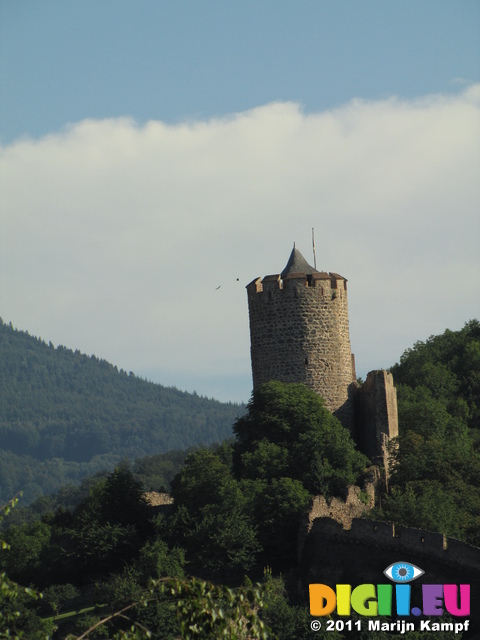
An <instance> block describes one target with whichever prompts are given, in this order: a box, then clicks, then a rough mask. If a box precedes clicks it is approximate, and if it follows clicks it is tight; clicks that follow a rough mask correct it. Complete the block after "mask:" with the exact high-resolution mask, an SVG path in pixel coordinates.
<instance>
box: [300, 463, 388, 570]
mask: <svg viewBox="0 0 480 640" xmlns="http://www.w3.org/2000/svg"><path fill="white" fill-rule="evenodd" d="M379 480H380V474H379V471H378V468H377V467H372V468H371V469H370V473H369V479H368V481H367V482H366V483H365V485H364V487H363V491H362V489H360V487H357V486H355V485H351V486H349V487H348V489H347V497H346V498H345V500H342V499H341V498H336V497H334V498H331V499H330V500H326V499H325V497H324V496H322V495H318V496H313V498H312V501H311V503H310V506H309V508H308V510H307V511H306V512H305V514H304V516H303V518H302V519H301V521H300V526H299V532H298V554H299V557H300V556H301V554H302V548H303V545H304V543H305V540H306V537H307V536H308V534H309V533H310V531H311V529H312V526H313V523H314V522H316V520H317V519H318V518H328V519H331V520H335V522H338V523H339V524H340V525H342V527H343V528H344V529H350V528H351V526H352V522H353V520H354V518H360V517H361V516H362V515H364V514H365V513H367V512H368V511H370V510H371V509H373V507H374V506H375V491H376V487H377V484H378V483H379Z"/></svg>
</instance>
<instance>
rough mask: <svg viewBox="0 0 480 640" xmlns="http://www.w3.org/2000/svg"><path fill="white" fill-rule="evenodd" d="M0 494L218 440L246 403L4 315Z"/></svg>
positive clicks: (32, 490) (35, 490)
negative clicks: (78, 347)
mask: <svg viewBox="0 0 480 640" xmlns="http://www.w3.org/2000/svg"><path fill="white" fill-rule="evenodd" d="M0 387H1V389H2V402H1V403H0V501H3V502H6V501H7V500H8V499H9V498H11V497H12V495H14V494H15V493H16V492H17V491H18V490H20V489H21V490H23V492H24V499H25V500H26V501H27V502H28V501H30V500H31V499H33V498H35V497H37V496H40V495H42V494H43V493H52V492H53V491H55V490H56V489H58V488H59V487H60V486H62V485H64V484H67V483H69V482H75V483H77V482H79V480H80V479H81V478H82V477H85V476H86V475H92V474H94V473H96V472H97V471H100V470H102V469H111V468H112V467H113V466H114V465H115V464H116V463H118V462H119V460H120V459H122V458H125V457H128V458H136V457H140V456H146V455H151V454H152V453H164V452H166V451H168V450H172V449H186V448H188V447H190V446H193V445H198V444H203V445H206V444H209V443H212V442H221V441H222V440H224V439H225V438H227V437H228V436H230V435H231V433H232V431H231V427H232V424H233V422H234V420H235V419H236V418H237V417H238V416H239V415H240V414H241V413H242V412H243V407H242V406H240V405H235V404H231V403H221V402H217V401H215V400H210V399H207V398H203V397H199V396H198V395H196V394H190V393H185V392H182V391H179V390H178V389H174V388H166V387H163V386H161V385H158V384H153V383H150V382H147V381H146V380H142V379H140V378H137V377H136V376H134V375H133V374H132V373H131V372H130V373H129V374H127V373H126V372H125V371H123V370H121V371H118V370H117V368H116V367H114V366H112V365H111V364H109V363H108V362H105V361H104V360H99V359H98V358H96V357H95V356H91V357H88V356H86V355H83V354H81V353H80V352H78V351H75V352H73V351H71V350H69V349H66V348H65V347H63V346H58V347H56V348H55V347H54V346H53V345H52V344H51V343H49V344H46V343H45V342H43V341H41V340H39V339H37V338H33V337H31V336H30V335H28V333H26V332H22V331H17V330H15V329H13V328H12V326H11V325H6V324H4V323H3V322H2V321H0Z"/></svg>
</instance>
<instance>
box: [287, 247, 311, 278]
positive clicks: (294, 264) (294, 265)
mask: <svg viewBox="0 0 480 640" xmlns="http://www.w3.org/2000/svg"><path fill="white" fill-rule="evenodd" d="M289 273H306V274H307V275H311V274H312V273H319V272H318V271H317V270H316V269H314V268H313V267H312V266H310V265H309V264H308V262H307V261H306V260H305V258H304V257H303V256H302V254H301V253H300V251H299V250H298V249H297V248H296V247H295V243H293V249H292V253H291V254H290V258H289V259H288V262H287V265H286V267H285V269H284V270H283V271H282V274H281V275H282V278H285V276H288V274H289Z"/></svg>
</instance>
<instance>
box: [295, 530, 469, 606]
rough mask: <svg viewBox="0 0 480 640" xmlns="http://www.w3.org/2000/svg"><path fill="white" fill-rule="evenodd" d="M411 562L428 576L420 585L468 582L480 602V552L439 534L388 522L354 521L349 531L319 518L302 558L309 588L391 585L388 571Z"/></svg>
mask: <svg viewBox="0 0 480 640" xmlns="http://www.w3.org/2000/svg"><path fill="white" fill-rule="evenodd" d="M394 562H410V563H412V564H415V565H417V566H418V567H419V568H420V569H422V570H423V571H425V575H424V576H422V577H421V578H419V579H418V580H416V581H415V583H412V584H415V585H416V587H417V586H418V585H417V583H418V584H422V583H425V584H428V583H453V584H459V583H468V584H471V586H472V596H471V601H472V604H473V603H475V602H479V601H480V599H479V598H480V549H479V548H478V547H474V546H472V545H469V544H466V543H463V542H459V541H458V540H455V539H452V538H447V537H446V536H445V535H443V534H441V533H433V532H430V531H423V530H420V529H414V528H412V527H403V526H398V525H395V524H394V523H388V522H376V521H374V520H365V519H354V520H353V521H352V523H351V528H350V529H349V530H346V529H344V528H343V527H342V525H341V524H340V523H338V522H336V521H335V520H333V519H331V518H317V519H315V520H314V521H313V523H312V526H311V529H310V531H309V533H308V535H307V537H306V539H305V543H304V545H303V550H302V554H301V562H300V566H301V575H302V581H303V583H305V584H307V583H319V582H320V583H323V584H328V585H330V586H332V587H334V586H335V584H352V585H353V584H363V583H372V584H377V583H385V582H388V580H387V578H386V577H385V576H384V575H383V571H384V570H385V569H386V568H387V567H388V566H389V565H390V564H392V563H394Z"/></svg>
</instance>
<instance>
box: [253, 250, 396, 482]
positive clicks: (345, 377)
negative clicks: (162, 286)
mask: <svg viewBox="0 0 480 640" xmlns="http://www.w3.org/2000/svg"><path fill="white" fill-rule="evenodd" d="M247 294H248V311H249V316H250V343H251V356H252V372H253V389H254V390H255V389H258V387H259V386H260V385H262V384H263V383H264V382H269V381H270V380H280V381H281V382H303V383H304V384H306V385H307V386H308V387H310V389H312V391H315V393H318V394H319V395H321V396H322V398H323V399H324V401H325V405H326V407H327V409H329V410H330V411H331V412H332V413H333V414H334V415H335V416H336V417H337V418H338V419H339V420H340V421H341V422H342V424H343V425H344V426H345V427H347V428H348V429H350V432H351V434H352V436H353V437H354V439H355V440H356V442H357V445H358V448H359V449H360V450H361V451H362V452H363V453H365V454H366V455H367V456H368V457H369V458H370V460H371V461H372V462H374V463H375V464H378V465H380V466H381V467H384V468H385V471H386V473H385V477H386V478H387V477H388V465H389V441H390V440H391V439H392V438H395V437H396V436H398V416H397V390H396V389H395V385H394V383H393V377H392V374H391V373H388V372H387V371H383V370H377V371H370V373H368V375H367V379H366V381H365V384H363V385H362V386H359V385H358V384H357V382H356V375H355V361H354V357H353V355H352V352H351V348H350V336H349V329H348V305H347V280H346V279H345V278H344V277H343V276H340V275H339V274H338V273H325V272H324V271H317V270H316V269H314V268H313V267H311V266H310V265H309V264H308V262H307V261H306V260H305V258H304V257H303V256H302V254H301V253H300V251H298V249H296V248H295V246H294V247H293V251H292V253H291V255H290V258H289V260H288V262H287V266H286V267H285V269H284V270H283V271H282V272H281V273H278V274H276V275H272V276H265V278H263V279H262V278H256V279H255V280H253V281H252V282H250V284H248V285H247Z"/></svg>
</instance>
